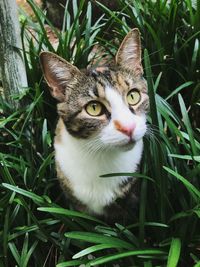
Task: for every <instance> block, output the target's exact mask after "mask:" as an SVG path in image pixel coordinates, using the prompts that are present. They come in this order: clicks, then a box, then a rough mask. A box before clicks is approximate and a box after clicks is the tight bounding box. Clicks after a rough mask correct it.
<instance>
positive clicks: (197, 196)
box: [163, 166, 200, 203]
mask: <svg viewBox="0 0 200 267" xmlns="http://www.w3.org/2000/svg"><path fill="white" fill-rule="evenodd" d="M163 168H164V169H165V170H166V171H167V172H169V173H170V174H172V175H173V176H175V177H176V178H177V179H178V180H180V181H181V182H182V183H183V184H184V185H185V187H186V188H187V189H188V191H189V192H190V193H193V194H192V196H193V197H195V201H196V202H197V203H199V201H200V191H199V190H198V189H197V188H196V187H195V186H194V185H192V184H191V183H190V182H189V181H188V180H186V179H185V178H184V177H183V176H181V175H180V174H178V173H176V172H175V171H173V170H171V169H170V168H168V167H165V166H163Z"/></svg>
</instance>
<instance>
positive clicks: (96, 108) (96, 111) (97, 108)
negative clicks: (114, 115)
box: [85, 101, 103, 116]
mask: <svg viewBox="0 0 200 267" xmlns="http://www.w3.org/2000/svg"><path fill="white" fill-rule="evenodd" d="M85 110H86V112H87V113H88V114H89V115H90V116H101V115H102V114H103V105H102V104H101V103H100V102H98V101H91V102H89V103H88V104H87V105H86V107H85Z"/></svg>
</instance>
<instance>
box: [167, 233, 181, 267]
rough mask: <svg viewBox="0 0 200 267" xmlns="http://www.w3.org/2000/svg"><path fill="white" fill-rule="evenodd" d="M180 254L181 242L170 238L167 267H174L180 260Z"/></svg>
mask: <svg viewBox="0 0 200 267" xmlns="http://www.w3.org/2000/svg"><path fill="white" fill-rule="evenodd" d="M180 253H181V241H180V239H179V238H172V242H171V246H170V250H169V255H168V260H167V267H176V266H177V264H178V261H179V258H180Z"/></svg>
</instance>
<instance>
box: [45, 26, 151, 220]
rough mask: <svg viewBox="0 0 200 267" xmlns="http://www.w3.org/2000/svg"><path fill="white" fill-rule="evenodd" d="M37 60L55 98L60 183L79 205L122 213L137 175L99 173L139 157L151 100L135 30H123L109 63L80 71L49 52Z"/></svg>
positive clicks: (132, 199)
mask: <svg viewBox="0 0 200 267" xmlns="http://www.w3.org/2000/svg"><path fill="white" fill-rule="evenodd" d="M41 64H42V68H43V72H44V76H45V79H46V81H47V83H48V85H49V87H50V90H51V94H52V96H53V97H55V98H56V99H57V100H58V106H57V110H58V115H59V121H58V124H57V129H56V137H55V143H54V146H55V152H56V165H57V174H58V179H59V181H60V184H61V187H62V188H63V190H64V191H65V192H66V194H67V196H68V198H69V199H70V200H71V201H72V202H73V203H74V205H75V208H76V209H78V210H81V211H86V212H88V213H91V214H95V215H100V216H105V217H106V218H110V219H111V220H112V219H113V220H114V219H115V218H116V217H117V218H119V217H121V218H124V217H125V214H126V212H127V210H132V211H134V210H135V206H136V203H137V194H136V191H137V190H136V188H137V185H136V184H137V181H136V179H134V178H130V177H126V176H118V177H111V178H100V175H102V174H106V173H116V172H123V173H124V172H135V171H136V170H137V168H138V165H139V163H140V160H141V156H142V150H143V141H142V138H143V136H144V135H145V133H146V112H147V110H148V107H149V99H148V95H147V84H146V81H145V79H144V78H143V77H142V74H143V70H142V65H141V44H140V34H139V31H138V30H137V29H133V30H132V31H130V32H129V33H128V34H127V36H126V37H125V39H124V40H123V42H122V44H121V46H120V48H119V50H118V53H117V55H116V58H115V64H113V65H112V66H101V67H97V68H95V69H89V70H87V71H84V72H82V71H80V70H79V69H78V68H76V67H75V66H73V65H71V64H70V63H68V62H66V61H65V60H64V59H62V58H60V57H58V56H56V55H55V54H52V53H49V52H43V53H42V54H41ZM135 95H136V97H137V99H138V100H137V101H136V102H133V104H132V102H130V101H135V100H134V97H135ZM133 96H134V97H133ZM131 97H133V98H131ZM90 103H92V106H91V109H92V112H93V111H95V109H96V103H97V104H98V107H99V105H100V108H101V112H100V113H99V114H95V115H94V114H93V113H92V114H91V113H90V112H88V110H87V106H88V105H89V104H90ZM93 103H95V104H94V105H93ZM93 109H94V110H93ZM95 112H96V111H95ZM122 203H123V204H122Z"/></svg>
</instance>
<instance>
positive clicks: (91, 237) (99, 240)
mask: <svg viewBox="0 0 200 267" xmlns="http://www.w3.org/2000/svg"><path fill="white" fill-rule="evenodd" d="M65 236H66V237H68V238H72V239H78V240H83V241H86V242H90V243H96V244H109V245H113V246H117V247H121V248H127V249H132V248H133V245H132V244H130V243H128V242H126V241H124V240H121V239H118V238H115V237H111V236H105V235H102V234H96V233H91V232H78V231H77V232H68V233H66V234H65Z"/></svg>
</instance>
